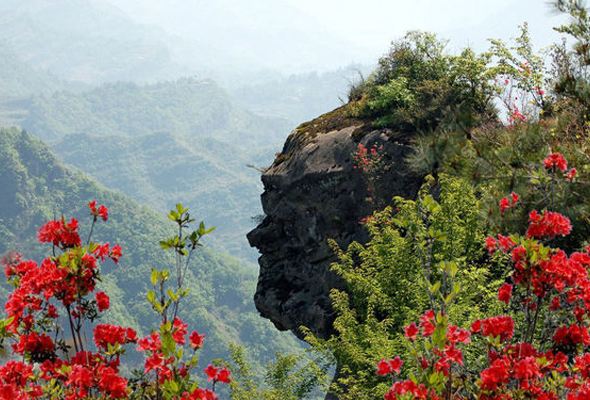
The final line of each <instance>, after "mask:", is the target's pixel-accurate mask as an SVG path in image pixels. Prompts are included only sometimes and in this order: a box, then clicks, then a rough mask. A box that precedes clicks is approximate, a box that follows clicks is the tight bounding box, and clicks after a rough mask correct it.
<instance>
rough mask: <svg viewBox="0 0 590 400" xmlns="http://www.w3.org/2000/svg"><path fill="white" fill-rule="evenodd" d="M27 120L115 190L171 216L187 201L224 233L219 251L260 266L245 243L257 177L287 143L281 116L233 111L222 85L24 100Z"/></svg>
mask: <svg viewBox="0 0 590 400" xmlns="http://www.w3.org/2000/svg"><path fill="white" fill-rule="evenodd" d="M24 106H25V107H26V109H27V110H28V111H27V114H26V117H25V118H24V119H23V120H22V121H20V124H21V126H23V127H25V128H26V129H27V130H28V131H29V132H30V133H31V134H34V135H36V136H39V137H41V138H44V139H45V140H49V141H51V142H52V143H53V148H54V151H55V152H56V153H57V154H58V155H59V156H61V157H62V159H63V160H65V161H66V162H67V163H70V164H72V165H75V166H76V167H78V168H80V169H81V170H83V171H84V172H86V173H88V174H90V175H91V176H92V177H94V178H96V179H97V180H98V181H100V182H102V183H104V184H105V185H107V186H108V187H110V188H113V189H118V190H120V191H122V192H123V193H125V194H127V195H128V196H130V197H132V198H134V199H136V200H138V201H140V202H144V203H146V204H149V205H150V206H152V207H154V208H156V209H158V210H161V211H164V210H166V209H168V208H169V207H171V206H173V205H174V204H175V203H176V202H177V201H179V200H183V201H184V202H186V204H187V205H189V206H190V207H191V208H194V209H195V211H198V212H199V213H200V214H201V215H203V217H204V218H206V219H207V220H210V221H211V223H213V224H215V225H217V226H218V227H219V231H218V232H217V235H216V239H214V242H215V244H216V246H218V247H220V248H223V249H225V250H227V251H230V252H231V253H232V254H234V255H248V257H249V258H250V259H253V252H252V251H250V250H249V248H248V245H247V243H246V241H245V239H244V235H245V233H246V232H247V231H248V230H249V228H250V227H251V226H252V225H253V222H252V217H254V216H256V215H258V214H259V213H260V211H259V206H258V204H257V193H258V191H259V177H258V176H259V173H258V172H257V171H256V169H253V168H249V167H248V165H253V166H257V167H260V166H264V165H265V164H267V163H269V162H270V159H271V158H272V154H273V150H274V149H275V148H277V147H278V145H279V143H280V140H281V139H280V138H281V136H282V135H284V134H285V133H287V132H288V131H289V125H288V123H287V122H286V121H285V120H283V119H280V118H270V117H259V116H257V115H255V114H252V113H250V112H248V111H245V110H243V109H242V108H240V107H238V106H236V105H234V103H233V102H232V100H231V99H230V97H229V96H228V95H227V94H226V93H225V92H224V91H223V90H222V89H221V88H220V87H219V86H217V85H216V84H215V83H213V82H211V81H200V80H196V79H188V78H187V79H182V80H179V81H174V82H163V83H159V84H154V85H137V84H133V83H117V84H107V85H103V86H101V87H99V88H97V89H94V90H90V91H85V92H81V93H75V92H68V91H59V92H56V93H53V94H48V95H38V96H35V97H33V98H32V100H30V101H25V103H24Z"/></svg>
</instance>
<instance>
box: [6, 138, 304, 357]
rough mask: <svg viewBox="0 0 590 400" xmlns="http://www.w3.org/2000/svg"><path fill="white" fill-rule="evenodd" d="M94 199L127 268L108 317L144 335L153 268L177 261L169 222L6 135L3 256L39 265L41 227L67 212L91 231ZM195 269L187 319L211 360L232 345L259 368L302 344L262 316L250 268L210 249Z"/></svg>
mask: <svg viewBox="0 0 590 400" xmlns="http://www.w3.org/2000/svg"><path fill="white" fill-rule="evenodd" d="M94 198H96V199H98V201H99V202H101V203H105V204H107V205H108V206H109V207H110V215H111V216H110V218H109V222H108V223H107V224H104V225H103V224H100V225H99V226H97V230H96V234H97V239H98V240H108V241H110V242H111V243H112V242H119V243H120V244H121V245H122V247H123V249H124V257H123V258H122V260H121V263H120V264H119V265H118V266H116V267H115V266H113V265H111V266H108V267H107V270H108V271H110V272H108V273H107V275H106V279H105V282H104V285H105V286H106V288H107V289H108V291H109V292H110V293H111V294H112V300H113V307H112V311H111V312H109V315H108V319H109V320H113V321H117V322H119V323H124V324H126V325H129V324H132V325H135V326H137V327H139V328H140V329H141V330H142V331H143V333H145V332H146V327H147V326H151V323H152V322H153V321H152V317H151V312H150V310H149V307H148V306H146V302H145V298H144V297H145V293H146V290H147V285H148V284H149V279H148V278H147V277H148V275H149V270H150V267H152V266H157V267H159V268H162V267H166V266H169V265H170V262H171V259H170V258H169V257H167V256H166V255H164V254H163V253H162V251H161V250H160V249H159V246H158V240H159V239H160V238H162V237H164V236H165V235H167V234H168V233H169V232H170V229H169V228H168V227H169V226H170V223H169V221H167V220H166V219H165V218H164V217H163V215H162V214H161V213H156V212H154V211H152V210H150V209H149V208H147V207H145V206H142V205H140V204H138V203H136V202H135V201H133V200H131V199H130V198H129V197H126V196H124V195H121V194H117V193H115V192H112V191H110V190H108V189H106V188H104V187H103V186H100V185H97V184H96V183H94V182H93V181H92V180H90V179H88V178H87V177H85V176H84V175H83V174H82V173H80V172H76V171H72V170H69V169H68V168H66V167H64V165H62V164H61V163H60V162H58V161H57V160H56V158H55V157H54V156H53V155H52V153H51V151H50V150H49V149H48V148H47V147H46V146H45V145H44V144H43V143H41V142H40V141H39V140H37V139H34V138H33V137H32V136H30V135H28V134H26V133H24V132H22V131H20V130H17V129H8V130H7V129H0V204H2V207H0V253H3V252H5V251H7V250H11V249H18V250H21V251H23V252H24V254H25V255H26V256H29V257H35V258H37V259H38V258H39V257H40V256H41V255H42V254H44V253H46V251H47V248H46V247H42V246H40V245H36V244H34V241H35V237H36V235H35V233H36V229H37V228H38V227H39V226H40V225H41V224H42V223H44V222H45V221H46V220H47V219H50V218H53V217H59V216H60V215H62V213H66V214H67V215H68V216H76V217H79V218H80V220H81V223H82V224H83V226H84V228H86V229H87V228H88V224H87V223H88V220H89V217H88V216H87V210H86V204H87V202H88V201H89V200H90V199H94ZM197 214H200V213H196V214H195V217H200V216H201V215H197ZM191 271H192V272H191V273H190V278H189V280H188V282H190V283H189V286H190V290H191V294H190V296H189V298H188V299H187V302H186V303H185V306H184V307H185V308H184V311H183V315H184V316H185V318H186V320H187V321H188V322H189V323H190V325H191V326H192V327H195V328H197V329H199V330H200V331H203V332H206V334H207V339H206V344H207V345H206V346H205V347H206V350H205V353H204V360H203V361H204V362H205V361H206V360H210V359H211V358H212V357H219V356H225V355H226V351H227V345H228V343H230V342H233V341H236V342H239V343H242V344H244V345H245V346H247V347H248V348H249V349H251V351H252V354H253V355H254V358H255V360H256V363H257V364H259V363H264V362H265V360H268V359H269V358H270V357H272V356H273V355H274V352H275V351H277V350H283V351H285V350H290V349H294V348H296V347H297V346H298V344H297V343H296V341H295V340H294V339H293V337H292V336H291V335H289V334H279V333H278V332H276V330H275V329H274V328H273V327H272V326H271V324H270V322H268V321H265V320H263V319H262V318H260V317H259V316H258V314H257V312H256V311H255V309H254V306H253V303H252V295H253V292H254V287H255V283H256V273H255V272H254V269H253V268H252V267H251V266H246V265H244V263H240V262H238V261H236V260H235V259H233V258H230V257H227V256H223V255H220V254H216V253H214V252H212V251H211V250H207V249H206V248H205V250H203V251H201V252H199V253H198V255H197V256H196V258H195V259H194V263H193V264H192V266H191ZM4 295H5V292H4Z"/></svg>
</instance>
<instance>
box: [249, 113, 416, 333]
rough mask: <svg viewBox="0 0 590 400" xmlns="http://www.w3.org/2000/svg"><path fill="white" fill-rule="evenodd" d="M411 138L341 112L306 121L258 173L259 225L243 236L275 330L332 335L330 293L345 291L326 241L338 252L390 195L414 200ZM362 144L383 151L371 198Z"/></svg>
mask: <svg viewBox="0 0 590 400" xmlns="http://www.w3.org/2000/svg"><path fill="white" fill-rule="evenodd" d="M409 141H410V138H409V137H408V136H407V135H399V134H395V133H394V132H392V131H390V130H387V129H373V128H372V127H371V124H370V123H369V122H366V121H362V120H356V119H353V118H349V117H348V116H347V112H346V109H345V108H340V109H337V110H334V111H333V112H331V113H328V114H326V115H323V116H321V117H319V118H317V119H315V120H313V121H310V122H308V123H305V124H303V125H301V126H300V127H298V128H297V129H296V130H295V131H293V132H292V133H291V135H290V136H289V138H288V139H287V141H286V143H285V145H284V148H283V151H282V152H281V153H280V154H278V155H277V157H276V159H275V161H274V163H273V164H272V166H270V167H269V168H268V169H267V170H266V171H265V172H264V174H263V175H262V182H263V184H264V193H263V195H262V206H263V210H264V213H265V218H264V220H263V222H262V223H261V224H260V225H259V226H258V227H257V228H256V229H254V230H253V231H252V232H250V233H249V234H248V240H249V241H250V244H251V245H252V246H255V247H256V248H258V250H259V251H260V253H261V257H260V259H259V263H260V275H259V279H258V287H257V290H256V295H255V303H256V307H257V308H258V310H259V311H260V313H261V314H262V315H263V316H264V317H266V318H268V319H270V320H271V321H272V322H273V323H274V324H275V325H276V326H277V328H279V329H281V330H291V331H293V332H294V333H295V334H297V335H299V336H301V332H300V331H299V327H300V326H302V325H303V326H306V327H308V328H310V329H311V330H312V331H313V332H314V333H315V334H317V335H319V336H321V337H326V336H327V335H329V334H330V332H331V330H332V327H331V325H332V321H333V313H332V309H331V306H330V299H329V293H330V290H331V289H332V288H337V287H342V282H341V280H340V279H339V277H338V276H337V275H335V274H334V273H333V272H331V271H330V264H331V263H332V262H333V261H334V260H335V258H334V254H333V251H332V250H331V248H330V246H329V244H328V239H334V240H335V241H336V242H337V243H338V244H339V245H340V246H341V247H346V246H348V244H350V243H351V242H352V241H359V242H365V241H366V240H367V234H366V232H365V229H364V228H363V226H362V225H361V224H360V223H359V221H360V220H361V219H362V218H363V217H365V216H367V215H369V214H371V212H372V211H373V210H374V209H375V208H376V207H377V206H378V205H383V204H386V202H389V201H390V200H391V198H392V197H393V196H396V195H400V196H404V197H413V196H414V195H415V194H416V192H417V190H418V188H419V186H420V183H421V180H422V179H421V177H418V176H416V175H415V174H413V173H411V172H410V171H409V170H408V168H407V167H406V166H405V162H404V160H405V158H406V156H407V155H408V154H409V152H410V151H411V148H410V146H409V145H410V143H409ZM359 143H363V144H364V145H366V146H372V145H373V144H376V145H377V146H381V145H382V146H383V150H382V153H383V155H384V165H387V168H386V169H384V170H383V171H382V176H381V178H380V180H379V182H378V184H377V185H376V187H377V190H376V193H375V196H373V198H371V196H369V195H368V189H367V184H366V179H365V177H363V175H362V173H360V172H359V171H358V170H356V169H354V168H353V157H352V155H353V153H354V152H355V150H356V149H357V146H358V144H359Z"/></svg>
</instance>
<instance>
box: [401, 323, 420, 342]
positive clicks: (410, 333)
mask: <svg viewBox="0 0 590 400" xmlns="http://www.w3.org/2000/svg"><path fill="white" fill-rule="evenodd" d="M404 334H405V336H406V337H407V338H408V339H410V340H412V341H414V340H416V335H417V334H418V326H416V323H415V322H412V323H411V324H410V325H408V326H406V327H405V328H404Z"/></svg>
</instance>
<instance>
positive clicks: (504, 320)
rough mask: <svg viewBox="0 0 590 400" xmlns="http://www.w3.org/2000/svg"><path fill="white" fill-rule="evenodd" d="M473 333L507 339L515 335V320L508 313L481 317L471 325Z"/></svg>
mask: <svg viewBox="0 0 590 400" xmlns="http://www.w3.org/2000/svg"><path fill="white" fill-rule="evenodd" d="M471 333H481V334H482V335H483V336H489V337H497V338H500V340H502V341H506V340H508V339H511V338H512V336H513V335H514V321H513V320H512V318H511V317H510V316H507V315H499V316H497V317H490V318H486V319H480V320H477V321H475V322H474V323H473V324H472V325H471Z"/></svg>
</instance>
